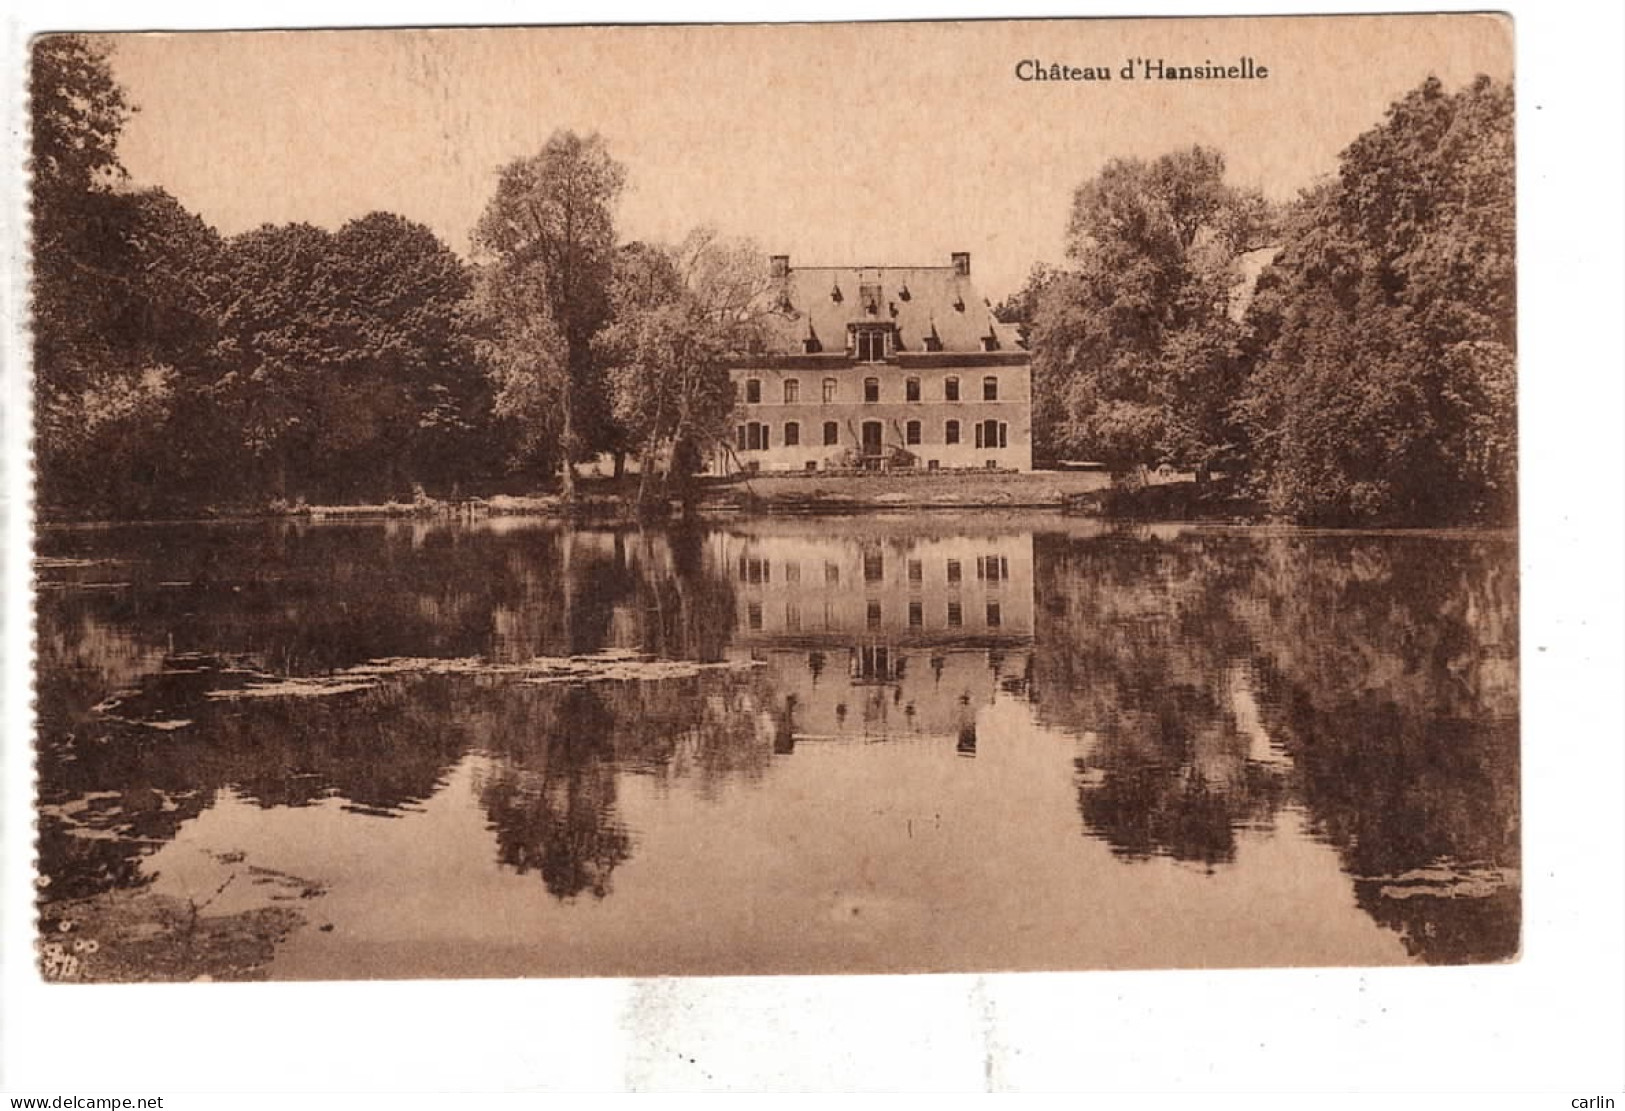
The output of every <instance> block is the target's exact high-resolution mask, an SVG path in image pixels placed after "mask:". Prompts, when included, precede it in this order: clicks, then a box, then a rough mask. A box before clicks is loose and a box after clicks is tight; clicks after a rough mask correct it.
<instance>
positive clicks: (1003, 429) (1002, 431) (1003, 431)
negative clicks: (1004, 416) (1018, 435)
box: [999, 421, 1010, 447]
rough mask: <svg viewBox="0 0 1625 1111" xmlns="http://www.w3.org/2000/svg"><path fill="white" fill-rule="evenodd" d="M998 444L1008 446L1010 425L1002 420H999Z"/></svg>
mask: <svg viewBox="0 0 1625 1111" xmlns="http://www.w3.org/2000/svg"><path fill="white" fill-rule="evenodd" d="M999 446H1000V447H1009V446H1010V426H1009V425H1008V424H1005V423H1004V422H1003V421H1000V422H999Z"/></svg>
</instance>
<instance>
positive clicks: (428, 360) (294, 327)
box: [209, 212, 482, 496]
mask: <svg viewBox="0 0 1625 1111" xmlns="http://www.w3.org/2000/svg"><path fill="white" fill-rule="evenodd" d="M227 271H228V281H229V284H230V290H231V294H230V298H229V301H228V303H227V305H226V306H225V308H224V309H223V311H222V313H221V324H220V326H221V331H222V340H221V344H220V347H219V352H218V353H219V358H220V360H221V362H222V363H223V365H224V368H225V369H224V372H223V373H222V374H221V376H220V377H219V378H218V379H217V380H216V381H215V382H214V383H213V384H212V386H211V388H210V390H209V394H210V398H211V400H212V401H213V402H214V403H215V405H216V406H217V407H218V408H219V410H220V411H221V412H224V413H228V414H230V417H229V420H230V423H231V426H232V427H233V428H234V429H235V432H236V434H237V437H238V445H237V447H238V450H239V451H246V452H247V453H248V455H249V456H250V457H251V458H255V459H258V460H260V461H261V463H262V468H263V477H262V478H261V479H260V481H262V482H264V483H266V484H267V485H268V487H269V489H270V490H272V491H273V492H274V493H276V494H278V495H286V494H288V493H289V492H291V491H292V490H294V489H299V490H301V492H302V491H303V489H304V487H306V486H308V487H310V489H311V492H317V493H322V494H326V495H338V496H355V495H361V494H377V493H387V494H389V495H391V496H394V495H397V494H401V493H404V492H405V489H404V488H405V487H406V486H407V485H408V484H409V480H410V479H411V478H412V477H415V476H418V475H422V474H426V473H433V474H435V475H437V476H444V475H446V474H447V473H455V468H456V465H457V464H456V456H457V454H458V450H459V449H466V448H467V447H469V446H470V445H469V440H470V438H471V436H470V434H471V433H472V431H473V429H474V422H475V420H477V419H478V417H479V414H480V412H481V405H482V401H481V394H480V391H481V388H482V384H481V380H480V375H479V373H478V368H477V366H476V365H475V360H474V356H473V350H472V347H471V345H470V343H469V342H468V340H467V339H466V337H465V334H464V318H463V312H464V309H465V302H466V300H467V298H468V296H469V291H470V286H471V278H470V276H469V274H468V273H467V270H466V268H465V267H464V265H463V263H462V262H461V261H460V260H459V259H458V258H457V257H456V256H455V255H454V254H453V253H452V252H451V251H450V250H449V249H448V248H447V247H446V246H445V245H444V244H442V243H441V242H440V241H439V240H438V239H437V238H436V237H435V235H434V233H433V232H431V231H429V229H427V228H425V227H423V226H422V225H419V224H415V223H412V222H411V221H409V220H406V219H404V218H402V217H400V216H396V215H393V214H389V213H382V212H375V213H372V214H371V215H368V216H365V217H362V218H360V219H358V220H352V221H351V222H349V223H348V224H346V225H345V226H344V227H343V228H341V229H340V230H339V231H338V232H336V233H331V232H327V231H325V230H323V229H321V228H317V227H313V226H311V225H309V224H288V225H283V226H280V227H273V226H269V225H268V226H266V227H263V228H260V229H258V230H256V231H252V232H248V233H246V234H244V235H241V236H238V237H236V238H235V239H233V240H232V241H231V242H230V243H229V244H228V246H227Z"/></svg>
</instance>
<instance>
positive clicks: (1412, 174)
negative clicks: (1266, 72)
mask: <svg viewBox="0 0 1625 1111" xmlns="http://www.w3.org/2000/svg"><path fill="white" fill-rule="evenodd" d="M1512 141H1513V135H1512V90H1511V89H1510V88H1509V87H1508V86H1506V85H1501V84H1496V83H1494V82H1492V81H1489V80H1488V79H1484V78H1480V79H1479V80H1478V81H1476V82H1475V83H1474V84H1473V85H1472V86H1470V87H1469V88H1467V89H1464V90H1462V91H1461V92H1459V93H1455V94H1450V93H1447V92H1446V91H1445V90H1444V88H1443V87H1442V86H1441V85H1440V84H1439V82H1438V81H1436V80H1430V81H1428V82H1427V83H1426V84H1424V85H1422V86H1421V87H1420V88H1418V89H1416V90H1414V91H1413V92H1411V93H1409V94H1408V95H1407V96H1405V97H1404V98H1403V99H1402V100H1400V101H1399V102H1398V103H1396V104H1395V105H1393V107H1392V108H1390V110H1389V113H1388V119H1387V121H1386V122H1385V123H1384V124H1383V125H1382V126H1380V127H1377V128H1374V129H1373V130H1371V131H1369V132H1367V133H1366V134H1364V135H1362V136H1360V137H1359V138H1358V139H1356V140H1355V142H1354V143H1353V144H1352V145H1350V146H1349V148H1348V149H1347V150H1345V151H1344V152H1343V155H1342V158H1341V165H1340V171H1339V175H1338V178H1337V179H1336V180H1335V181H1333V182H1329V183H1327V184H1326V185H1324V186H1322V187H1321V188H1319V189H1317V190H1315V191H1314V192H1312V193H1310V194H1308V195H1307V196H1305V197H1304V198H1303V200H1302V202H1301V203H1300V204H1299V206H1298V209H1297V211H1296V213H1295V214H1294V218H1293V223H1292V226H1291V229H1290V231H1289V233H1288V235H1287V237H1286V241H1285V245H1284V246H1283V248H1282V250H1281V253H1280V254H1279V255H1278V256H1277V257H1276V259H1275V261H1274V264H1273V265H1272V266H1271V268H1270V269H1269V270H1268V271H1266V272H1265V273H1264V274H1263V275H1262V276H1261V278H1260V280H1259V283H1258V293H1257V296H1256V297H1255V298H1254V300H1253V304H1252V309H1251V312H1250V314H1249V318H1248V321H1249V324H1250V326H1251V328H1252V331H1253V340H1252V342H1253V345H1254V349H1255V351H1256V356H1255V359H1256V362H1255V365H1254V367H1253V370H1252V375H1251V378H1250V381H1249V384H1248V389H1247V391H1246V395H1245V397H1244V399H1243V404H1242V406H1241V408H1240V412H1241V415H1242V418H1243V420H1244V421H1245V423H1246V425H1247V427H1248V428H1249V430H1250V432H1251V438H1252V443H1253V462H1254V465H1255V467H1256V468H1257V471H1258V476H1259V480H1260V484H1261V487H1262V489H1263V491H1264V492H1265V493H1266V494H1267V496H1268V499H1269V502H1270V504H1271V506H1272V507H1273V508H1274V509H1275V510H1277V511H1278V512H1281V513H1283V514H1286V515H1289V516H1291V517H1294V518H1297V519H1302V520H1316V521H1327V522H1332V523H1340V522H1349V521H1358V520H1399V521H1417V522H1436V521H1446V520H1452V519H1472V518H1476V519H1486V520H1496V521H1510V520H1511V519H1512V518H1513V516H1514V514H1515V512H1516V494H1517V424H1516V411H1515V402H1516V377H1515V360H1516V350H1517V346H1516V345H1517V335H1516V325H1515V315H1514V314H1515V303H1514V294H1515V277H1514V268H1513V256H1514V248H1515V242H1514V233H1513V174H1512Z"/></svg>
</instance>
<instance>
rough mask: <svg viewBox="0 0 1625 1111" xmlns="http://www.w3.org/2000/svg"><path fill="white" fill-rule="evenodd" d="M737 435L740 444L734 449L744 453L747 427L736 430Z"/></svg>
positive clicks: (742, 426) (741, 426) (736, 444)
mask: <svg viewBox="0 0 1625 1111" xmlns="http://www.w3.org/2000/svg"><path fill="white" fill-rule="evenodd" d="M736 435H737V436H738V442H737V443H735V444H734V448H735V450H737V451H744V450H745V426H744V425H740V426H739V428H738V429H737V430H736Z"/></svg>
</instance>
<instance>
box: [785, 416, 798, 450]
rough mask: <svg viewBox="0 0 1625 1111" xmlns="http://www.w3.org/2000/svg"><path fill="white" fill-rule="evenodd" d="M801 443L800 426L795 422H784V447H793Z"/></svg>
mask: <svg viewBox="0 0 1625 1111" xmlns="http://www.w3.org/2000/svg"><path fill="white" fill-rule="evenodd" d="M799 443H801V424H800V423H799V422H797V421H793V420H792V421H786V422H785V424H784V446H785V447H795V446H796V445H797V444H799Z"/></svg>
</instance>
